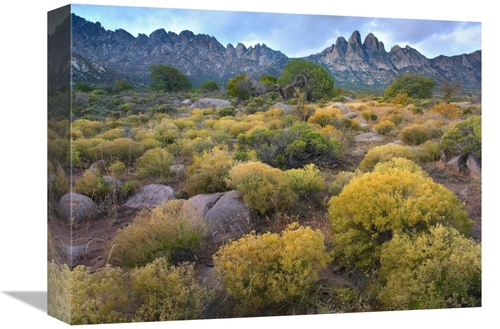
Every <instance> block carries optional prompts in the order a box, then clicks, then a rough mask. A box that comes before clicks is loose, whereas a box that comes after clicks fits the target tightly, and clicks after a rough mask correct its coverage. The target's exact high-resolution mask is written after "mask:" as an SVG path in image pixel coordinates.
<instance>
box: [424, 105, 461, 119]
mask: <svg viewBox="0 0 500 329" xmlns="http://www.w3.org/2000/svg"><path fill="white" fill-rule="evenodd" d="M429 112H430V113H438V114H440V115H442V116H443V117H445V118H447V119H456V118H458V116H459V114H460V110H459V109H458V107H457V106H456V105H454V104H444V103H438V104H436V105H434V106H433V107H431V109H430V110H429Z"/></svg>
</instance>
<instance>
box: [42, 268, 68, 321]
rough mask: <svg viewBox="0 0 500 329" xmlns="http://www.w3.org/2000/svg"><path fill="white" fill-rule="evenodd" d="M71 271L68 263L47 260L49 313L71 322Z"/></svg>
mask: <svg viewBox="0 0 500 329" xmlns="http://www.w3.org/2000/svg"><path fill="white" fill-rule="evenodd" d="M71 282H72V280H71V271H70V269H69V266H68V265H67V264H63V265H61V266H59V265H58V264H56V263H55V262H54V261H50V262H47V314H48V315H50V316H52V317H54V318H56V319H59V320H61V321H63V322H66V323H71V312H72V309H73V308H72V305H71V297H72V291H71Z"/></svg>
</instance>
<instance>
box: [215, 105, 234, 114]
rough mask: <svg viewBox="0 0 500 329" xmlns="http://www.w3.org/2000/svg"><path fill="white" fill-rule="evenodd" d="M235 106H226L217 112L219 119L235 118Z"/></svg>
mask: <svg viewBox="0 0 500 329" xmlns="http://www.w3.org/2000/svg"><path fill="white" fill-rule="evenodd" d="M234 110H235V108H234V106H225V107H223V108H221V109H218V110H217V116H219V117H232V116H234Z"/></svg>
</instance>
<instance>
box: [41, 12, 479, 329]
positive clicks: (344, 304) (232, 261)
mask: <svg viewBox="0 0 500 329" xmlns="http://www.w3.org/2000/svg"><path fill="white" fill-rule="evenodd" d="M47 45H48V49H47V55H48V56H47V57H48V63H47V70H48V87H47V89H48V95H47V107H48V111H47V119H48V120H47V122H48V126H47V132H48V135H47V148H48V152H47V155H48V158H47V190H48V200H47V201H48V203H47V204H48V208H47V217H48V218H47V223H48V231H47V239H48V259H47V266H48V269H47V270H48V272H47V273H48V303H47V307H48V314H49V315H50V316H52V317H55V318H57V319H59V320H61V321H63V322H67V323H69V324H75V325H76V324H104V323H125V322H152V321H175V320H195V319H222V318H242V317H269V316H282V315H305V314H336V313H356V312H375V311H396V310H423V309H446V308H477V307H481V23H480V22H458V21H435V20H419V19H386V18H377V17H373V18H369V17H347V16H328V15H302V14H280V13H257V12H237V11H218V10H194V9H189V10H187V9H186V10H184V9H171V8H146V7H127V6H102V5H76V4H72V5H68V6H65V7H61V8H57V9H54V10H53V11H50V12H48V31H47Z"/></svg>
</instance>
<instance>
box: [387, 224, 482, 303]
mask: <svg viewBox="0 0 500 329" xmlns="http://www.w3.org/2000/svg"><path fill="white" fill-rule="evenodd" d="M380 277H381V279H382V282H383V288H382V290H381V291H380V294H379V296H378V297H379V300H380V302H381V304H382V306H383V307H384V308H385V309H387V310H409V309H438V308H451V307H477V306H481V244H480V243H477V242H475V241H474V240H472V239H467V238H465V237H464V236H462V235H461V234H460V233H459V232H458V231H457V230H455V229H453V228H451V227H445V226H442V225H437V226H436V227H432V228H430V230H429V232H422V233H419V234H403V233H396V234H394V237H393V238H392V240H391V241H390V242H388V243H386V244H385V245H384V246H383V247H382V253H381V268H380Z"/></svg>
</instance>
